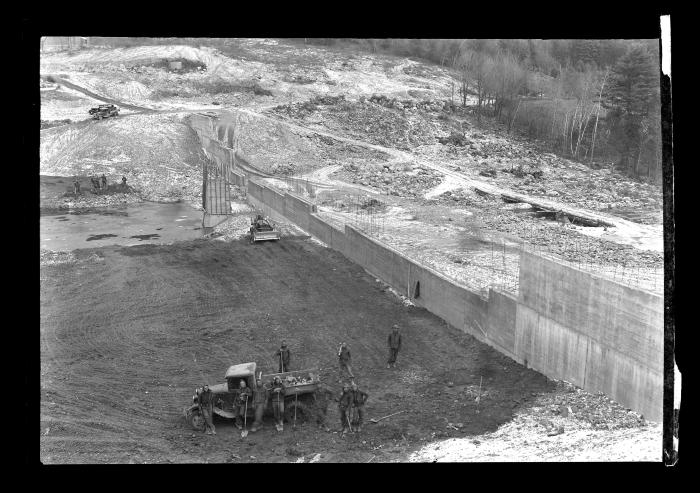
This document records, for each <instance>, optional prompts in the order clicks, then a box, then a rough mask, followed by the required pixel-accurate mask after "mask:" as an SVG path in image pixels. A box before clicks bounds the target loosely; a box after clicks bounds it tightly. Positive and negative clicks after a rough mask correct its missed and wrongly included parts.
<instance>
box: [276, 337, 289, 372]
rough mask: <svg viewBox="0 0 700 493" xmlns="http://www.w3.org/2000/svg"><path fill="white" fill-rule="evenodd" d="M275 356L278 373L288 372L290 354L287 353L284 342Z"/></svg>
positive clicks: (287, 349)
mask: <svg viewBox="0 0 700 493" xmlns="http://www.w3.org/2000/svg"><path fill="white" fill-rule="evenodd" d="M275 355H276V356H277V359H278V360H279V370H278V373H282V372H285V371H289V358H290V352H289V348H288V347H287V342H286V341H282V346H281V347H280V348H279V349H278V350H277V352H276V353H275Z"/></svg>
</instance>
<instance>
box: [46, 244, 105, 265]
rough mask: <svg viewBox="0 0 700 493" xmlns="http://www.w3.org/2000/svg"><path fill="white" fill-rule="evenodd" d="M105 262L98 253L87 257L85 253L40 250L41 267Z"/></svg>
mask: <svg viewBox="0 0 700 493" xmlns="http://www.w3.org/2000/svg"><path fill="white" fill-rule="evenodd" d="M102 261H104V257H102V256H100V255H98V254H97V253H90V254H88V255H86V254H85V253H84V252H79V251H77V252H54V251H52V250H47V249H45V248H41V249H40V250H39V265H40V266H45V265H61V264H75V263H79V262H85V263H99V262H102Z"/></svg>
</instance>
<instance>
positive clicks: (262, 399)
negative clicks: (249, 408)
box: [250, 379, 270, 433]
mask: <svg viewBox="0 0 700 493" xmlns="http://www.w3.org/2000/svg"><path fill="white" fill-rule="evenodd" d="M256 383H257V385H256V388H255V392H253V406H254V407H255V421H254V422H253V426H252V427H251V428H250V431H252V432H253V433H255V432H256V431H258V430H259V429H262V419H263V412H265V407H266V406H267V398H268V395H269V393H270V389H269V388H268V387H267V386H266V385H263V382H262V380H260V379H258V381H257V382H256Z"/></svg>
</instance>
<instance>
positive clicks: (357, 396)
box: [350, 382, 369, 432]
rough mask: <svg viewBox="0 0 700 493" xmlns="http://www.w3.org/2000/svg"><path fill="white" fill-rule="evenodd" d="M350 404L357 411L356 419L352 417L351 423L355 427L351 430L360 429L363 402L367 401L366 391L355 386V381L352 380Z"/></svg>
mask: <svg viewBox="0 0 700 493" xmlns="http://www.w3.org/2000/svg"><path fill="white" fill-rule="evenodd" d="M350 388H351V390H352V405H353V407H354V408H355V411H356V413H357V419H354V420H353V421H352V422H351V424H352V425H353V426H354V427H355V429H354V430H353V431H357V432H360V431H362V422H363V420H364V417H365V402H367V398H368V397H369V396H368V395H367V392H363V391H362V390H360V389H359V388H358V387H357V384H356V383H355V382H352V385H351V387H350Z"/></svg>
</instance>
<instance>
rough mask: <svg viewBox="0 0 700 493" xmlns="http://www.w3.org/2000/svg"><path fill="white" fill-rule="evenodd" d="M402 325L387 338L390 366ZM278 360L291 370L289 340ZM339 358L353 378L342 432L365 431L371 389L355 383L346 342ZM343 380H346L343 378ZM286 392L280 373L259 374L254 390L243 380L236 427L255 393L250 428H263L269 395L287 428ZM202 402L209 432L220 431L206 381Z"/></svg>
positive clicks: (346, 388)
mask: <svg viewBox="0 0 700 493" xmlns="http://www.w3.org/2000/svg"><path fill="white" fill-rule="evenodd" d="M399 329H400V327H399V326H398V325H394V326H393V327H392V331H391V333H390V334H389V337H388V338H387V344H388V346H389V358H388V361H387V368H393V367H395V366H396V358H397V356H398V353H399V350H400V349H401V333H400V332H399ZM275 356H277V360H278V373H284V372H288V371H290V362H291V351H290V350H289V348H288V347H287V343H286V341H282V344H281V345H280V348H279V349H278V350H277V351H276V352H275ZM338 361H339V364H340V370H341V377H342V376H343V375H345V376H347V377H350V379H351V380H350V382H347V381H346V383H344V384H343V390H342V393H341V395H340V398H339V399H338V410H339V411H340V421H341V426H342V428H341V430H340V431H341V433H342V434H343V435H344V434H346V433H347V432H348V431H350V432H360V431H362V423H363V421H364V415H365V411H364V406H365V403H366V402H367V399H368V397H369V396H368V394H367V392H364V391H362V390H360V389H359V387H358V385H357V384H356V383H355V375H354V373H353V371H352V357H351V355H350V350H349V349H348V347H347V344H346V343H344V342H343V343H341V344H340V347H339V348H338ZM341 381H342V380H341ZM284 395H285V385H284V383H283V382H282V379H281V378H280V377H279V375H276V376H275V377H274V378H273V380H272V382H270V383H269V384H264V383H263V381H262V379H260V378H259V377H258V378H257V380H256V389H255V391H252V390H251V389H250V388H249V387H248V386H247V384H246V382H245V380H244V379H241V380H240V381H239V388H238V392H237V393H236V395H235V398H234V402H233V409H234V413H235V415H236V418H235V419H236V427H237V428H238V429H242V428H243V424H244V423H245V415H246V412H247V407H248V402H249V400H250V398H251V397H252V407H253V409H254V410H255V421H254V422H253V425H252V426H251V429H250V431H251V432H253V433H254V432H256V431H258V430H259V429H261V428H262V419H263V413H264V411H265V408H266V407H267V403H268V399H272V409H273V413H274V417H275V428H276V429H277V431H278V432H281V431H283V429H284V424H283V421H284ZM199 404H200V406H201V410H202V415H203V417H204V421H205V425H206V433H207V434H208V435H211V434H216V430H215V428H214V423H213V420H212V411H213V405H214V402H213V394H212V392H211V390H210V389H209V386H208V385H204V387H203V389H202V391H201V393H200V395H199Z"/></svg>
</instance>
